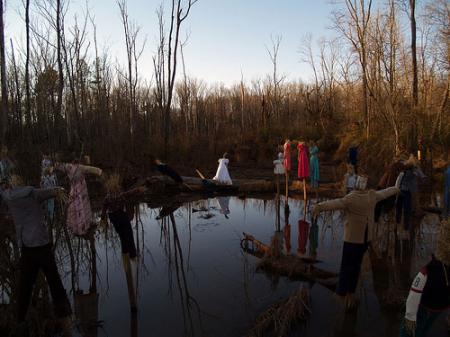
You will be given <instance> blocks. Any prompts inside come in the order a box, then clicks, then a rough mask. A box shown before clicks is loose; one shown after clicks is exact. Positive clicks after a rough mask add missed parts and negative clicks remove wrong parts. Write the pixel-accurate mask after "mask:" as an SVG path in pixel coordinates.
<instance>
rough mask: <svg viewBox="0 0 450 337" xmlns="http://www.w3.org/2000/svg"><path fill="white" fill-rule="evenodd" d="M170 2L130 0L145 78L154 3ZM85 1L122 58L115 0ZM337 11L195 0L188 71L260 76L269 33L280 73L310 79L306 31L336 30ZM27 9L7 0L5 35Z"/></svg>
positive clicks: (264, 0)
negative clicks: (303, 52) (277, 41)
mask: <svg viewBox="0 0 450 337" xmlns="http://www.w3.org/2000/svg"><path fill="white" fill-rule="evenodd" d="M44 1H46V0H44ZM32 2H33V1H32ZM170 2H171V1H169V0H162V2H161V0H128V12H129V17H130V20H134V21H135V22H136V23H137V25H139V26H140V27H141V35H140V36H141V39H142V40H144V39H146V45H145V49H144V52H143V54H142V57H141V59H140V61H139V73H140V76H142V77H143V78H147V79H149V78H151V76H152V73H153V67H152V55H154V53H155V50H156V45H157V35H158V25H157V16H156V10H157V8H158V7H159V6H160V4H161V3H164V4H165V5H166V6H167V5H168V4H169V3H170ZM87 4H88V7H89V11H90V13H91V15H93V16H94V17H95V22H96V25H97V40H98V41H99V45H100V47H101V48H105V47H106V48H107V49H108V51H109V55H110V56H111V58H112V60H113V61H115V60H118V62H120V63H121V64H125V60H126V49H125V44H124V33H123V28H122V26H121V21H120V16H119V9H118V6H117V3H116V1H115V0H88V1H87ZM85 8H86V0H71V2H70V5H69V11H68V14H67V20H66V21H67V24H68V25H69V24H70V22H73V19H71V18H73V16H74V15H75V14H76V15H77V16H78V17H79V18H80V17H83V15H84V12H85ZM332 10H333V5H331V4H330V1H329V0H198V2H197V3H196V4H195V5H194V6H193V7H192V9H191V13H190V15H189V17H188V18H187V20H186V21H185V22H184V23H183V24H184V26H183V28H182V36H183V37H185V36H187V35H188V36H189V38H188V42H187V45H186V46H185V48H184V57H185V64H186V72H187V74H188V75H190V76H193V77H195V78H198V79H202V80H204V81H205V82H207V83H210V84H213V83H223V84H225V85H231V84H233V83H236V82H238V81H240V79H241V73H242V75H243V77H244V79H245V80H246V81H251V80H253V79H257V78H262V77H264V76H266V75H267V74H269V73H271V71H272V64H271V60H270V57H269V55H268V52H267V49H266V48H267V47H269V46H270V45H271V36H281V37H282V40H281V45H280V49H279V62H278V64H279V71H280V73H281V74H283V75H285V76H286V77H287V79H289V80H303V81H308V80H309V79H310V78H311V76H312V74H311V70H310V67H309V66H308V65H307V64H304V63H301V62H300V59H301V57H300V55H299V48H300V46H301V42H302V40H303V38H304V36H305V34H308V33H310V34H312V36H313V38H314V39H315V40H318V39H319V38H321V37H325V38H331V37H332V36H334V35H335V32H334V31H333V30H331V29H330V28H329V27H330V26H331V22H332V21H331V11H332ZM23 11H24V10H23V4H22V0H9V1H7V8H6V13H5V22H6V26H5V34H6V35H7V37H8V38H9V37H10V38H12V39H13V41H14V44H15V45H20V44H23V41H24V40H25V39H24V37H25V33H24V21H23V18H22V17H23ZM66 31H67V28H66ZM90 37H91V38H92V34H91V35H90ZM8 46H9V44H8Z"/></svg>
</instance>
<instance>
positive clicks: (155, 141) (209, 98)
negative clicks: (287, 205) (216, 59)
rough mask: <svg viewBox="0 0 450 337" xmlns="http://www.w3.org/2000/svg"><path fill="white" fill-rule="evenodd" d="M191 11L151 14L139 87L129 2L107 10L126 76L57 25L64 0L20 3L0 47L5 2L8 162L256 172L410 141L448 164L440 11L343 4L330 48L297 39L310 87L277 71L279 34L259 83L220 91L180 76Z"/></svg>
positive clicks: (188, 6) (2, 51)
mask: <svg viewBox="0 0 450 337" xmlns="http://www.w3.org/2000/svg"><path fill="white" fill-rule="evenodd" d="M195 2H196V0H183V1H182V0H173V1H170V2H169V4H168V5H166V8H164V7H161V8H160V9H159V10H158V11H157V15H158V19H159V27H160V30H159V32H157V33H156V34H155V32H149V33H151V34H155V35H158V37H159V43H158V45H157V46H156V53H155V55H154V57H153V66H154V67H153V68H154V73H153V74H146V76H145V77H147V78H152V81H144V80H143V78H144V75H143V74H142V73H140V69H139V65H140V63H139V61H140V56H141V54H142V50H143V49H144V48H145V47H146V39H145V33H144V32H142V31H141V29H140V27H139V25H138V24H137V23H136V22H134V21H133V19H132V18H130V17H129V14H128V11H127V3H126V1H125V0H119V1H118V2H117V3H115V5H116V6H117V12H118V13H119V14H120V19H121V21H118V24H121V25H122V26H123V32H124V36H123V41H124V48H125V49H126V52H127V54H126V55H127V64H126V65H125V66H123V65H121V64H117V63H116V62H114V61H113V60H112V57H111V55H109V53H108V51H107V50H108V49H107V48H106V49H103V50H102V46H100V45H99V42H98V41H97V36H96V29H97V27H96V23H95V17H94V16H93V15H91V14H90V13H89V12H88V11H86V13H85V14H84V16H82V17H80V16H79V17H78V19H77V20H75V23H74V24H72V25H70V26H69V25H68V24H67V23H66V21H67V20H66V16H67V10H68V6H70V3H69V1H68V0H47V1H41V0H35V1H33V0H26V1H23V14H24V15H23V16H24V17H23V24H24V26H25V31H26V38H25V41H22V42H21V41H20V40H18V37H17V38H14V39H11V41H10V44H9V43H7V42H6V41H5V32H4V23H3V22H4V17H5V16H7V15H8V8H7V7H6V8H5V1H4V0H2V1H0V5H1V7H0V18H1V22H0V27H1V31H0V61H1V62H0V65H1V99H2V104H1V123H2V126H1V138H2V142H3V143H5V144H7V145H8V146H9V148H10V149H11V151H12V152H13V153H14V155H15V156H16V157H17V158H30V160H31V159H32V160H34V159H36V160H37V156H38V154H39V153H40V151H44V150H48V151H50V152H51V153H55V152H59V151H63V152H75V153H80V152H81V151H83V152H85V153H89V154H90V155H91V157H92V158H93V159H94V161H95V162H98V163H99V164H101V165H103V166H104V167H113V166H120V165H123V164H124V163H133V164H139V165H141V166H142V167H145V163H147V162H148V158H149V156H152V155H153V156H164V157H166V158H168V159H170V160H172V161H181V160H184V161H187V162H191V163H192V164H196V165H200V164H201V162H200V160H201V159H202V158H205V157H207V156H208V157H211V156H214V155H217V154H219V153H221V152H223V151H224V150H233V151H234V152H235V153H241V154H242V155H241V156H240V157H239V158H241V160H244V159H246V158H248V157H254V159H255V160H260V159H262V158H271V157H272V156H274V154H275V151H276V148H275V146H276V144H279V143H280V142H281V140H282V139H283V138H284V137H293V138H295V139H299V138H306V139H317V140H320V141H319V145H320V146H321V148H322V149H323V150H327V149H329V150H331V149H334V150H335V149H337V148H338V147H339V146H341V147H342V146H345V144H344V142H345V141H358V142H360V143H362V144H364V145H365V147H366V149H367V151H373V153H374V155H375V156H374V161H375V160H378V159H379V158H376V157H377V156H384V159H385V160H390V158H392V155H393V154H394V152H395V151H400V150H406V151H413V150H415V149H416V148H417V146H418V144H419V143H422V144H424V146H425V147H426V148H427V149H428V151H429V152H430V151H433V153H434V155H435V156H441V155H444V156H448V153H447V151H448V148H449V147H450V109H449V90H450V77H449V76H450V42H449V41H450V36H449V35H450V6H449V3H448V1H446V0H433V1H425V0H423V1H414V0H408V1H407V0H401V1H400V0H386V1H385V2H384V4H383V5H381V3H380V4H378V3H377V7H376V8H375V7H374V4H373V3H372V1H371V0H342V1H340V2H339V6H336V7H335V8H338V9H337V10H336V11H335V12H334V13H333V19H332V22H331V25H332V26H333V27H334V29H335V31H336V32H337V33H338V36H339V37H338V39H335V40H325V39H317V38H316V39H314V38H312V37H311V36H306V37H305V38H304V39H303V42H302V44H301V46H299V47H300V52H299V55H298V58H299V61H301V62H306V63H308V64H309V65H310V66H311V68H312V70H313V74H314V77H313V81H311V82H310V83H304V82H292V81H287V80H286V78H285V77H284V76H283V75H282V74H280V73H279V71H278V69H277V66H278V64H277V63H278V59H277V55H278V53H279V51H281V50H282V48H283V41H282V37H281V36H276V37H272V39H271V43H270V44H269V45H267V46H266V49H267V55H266V56H265V57H267V58H268V59H269V58H270V61H271V62H272V65H273V69H271V70H270V69H269V70H268V71H267V74H268V75H267V77H265V78H261V79H259V80H252V81H246V80H245V79H244V78H242V80H241V81H240V83H236V84H235V85H233V86H229V87H226V86H223V85H211V84H208V83H205V82H204V81H203V80H201V79H198V78H192V77H188V76H187V75H186V71H185V67H189V64H185V63H184V58H183V45H184V43H185V42H186V41H183V38H182V36H183V34H182V32H183V27H184V25H185V21H188V20H189V14H190V11H191V10H192V11H195ZM6 3H7V2H6ZM419 3H420V4H419ZM7 4H8V3H7ZM419 5H420V6H419ZM38 22H39V24H37V23H38ZM192 34H195V32H192ZM300 38H301V36H299V40H300ZM153 47H154V46H153ZM212 57H213V55H212ZM430 153H431V152H430ZM32 160H31V161H28V162H32ZM36 163H37V161H36Z"/></svg>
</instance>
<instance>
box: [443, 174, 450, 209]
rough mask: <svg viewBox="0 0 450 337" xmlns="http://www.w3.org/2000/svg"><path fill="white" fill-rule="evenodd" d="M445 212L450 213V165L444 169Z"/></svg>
mask: <svg viewBox="0 0 450 337" xmlns="http://www.w3.org/2000/svg"><path fill="white" fill-rule="evenodd" d="M444 214H445V215H447V216H448V215H450V166H449V167H447V169H446V170H445V171H444Z"/></svg>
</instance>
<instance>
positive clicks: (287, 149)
mask: <svg viewBox="0 0 450 337" xmlns="http://www.w3.org/2000/svg"><path fill="white" fill-rule="evenodd" d="M283 149H284V161H283V164H284V169H285V170H286V172H289V171H290V170H291V142H286V143H284V145H283Z"/></svg>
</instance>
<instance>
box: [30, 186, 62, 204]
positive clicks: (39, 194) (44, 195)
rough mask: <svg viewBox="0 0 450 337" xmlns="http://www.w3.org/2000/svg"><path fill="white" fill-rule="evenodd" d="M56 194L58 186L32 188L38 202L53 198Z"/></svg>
mask: <svg viewBox="0 0 450 337" xmlns="http://www.w3.org/2000/svg"><path fill="white" fill-rule="evenodd" d="M57 194H58V188H36V189H35V190H34V197H35V198H36V199H37V200H39V201H40V202H42V201H45V200H48V199H51V198H55V197H56V195H57Z"/></svg>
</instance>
